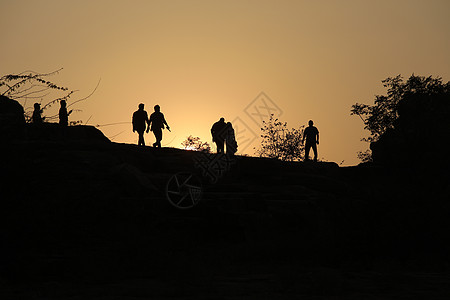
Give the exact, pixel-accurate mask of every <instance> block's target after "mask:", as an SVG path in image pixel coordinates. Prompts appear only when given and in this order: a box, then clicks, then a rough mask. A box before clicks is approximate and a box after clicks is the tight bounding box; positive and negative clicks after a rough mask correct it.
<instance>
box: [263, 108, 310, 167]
mask: <svg viewBox="0 0 450 300" xmlns="http://www.w3.org/2000/svg"><path fill="white" fill-rule="evenodd" d="M261 131H262V134H261V137H262V140H261V145H260V148H259V149H257V150H256V153H257V154H258V155H259V156H260V157H268V158H276V159H280V160H283V161H299V160H302V159H303V157H304V150H305V147H304V145H303V144H302V136H303V131H304V126H301V127H300V128H299V129H295V128H292V129H288V128H287V123H286V122H284V123H283V122H281V121H280V120H278V119H274V117H273V114H271V115H270V117H269V120H268V121H263V127H262V128H261Z"/></svg>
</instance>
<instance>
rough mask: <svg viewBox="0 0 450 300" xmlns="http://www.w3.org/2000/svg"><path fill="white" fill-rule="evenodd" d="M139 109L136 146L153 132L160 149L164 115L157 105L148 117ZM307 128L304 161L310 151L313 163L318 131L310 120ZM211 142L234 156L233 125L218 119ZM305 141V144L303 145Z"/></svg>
mask: <svg viewBox="0 0 450 300" xmlns="http://www.w3.org/2000/svg"><path fill="white" fill-rule="evenodd" d="M138 107H139V109H138V110H137V111H135V112H134V113H133V120H132V123H133V132H137V133H138V136H139V138H138V145H139V146H145V141H144V133H145V132H147V133H148V132H149V131H150V130H151V131H152V132H153V134H154V135H155V138H156V142H155V143H153V147H161V140H162V130H163V129H164V125H165V126H166V128H167V130H169V131H170V127H169V125H168V124H167V121H166V119H165V118H164V114H163V113H162V112H161V108H160V106H159V105H155V106H154V110H155V112H153V113H152V114H151V115H150V117H148V115H147V112H146V111H145V110H144V104H143V103H141V104H139V106H138ZM308 125H309V126H308V127H306V128H305V130H304V132H303V139H302V143H303V144H304V145H305V160H309V152H310V150H311V149H312V150H313V152H314V161H317V145H318V144H319V130H318V129H317V127H315V126H314V122H313V121H312V120H310V121H309V122H308ZM211 135H212V141H213V142H214V143H216V146H217V153H225V146H226V154H228V155H234V154H235V153H236V152H237V148H238V144H237V142H236V136H235V132H234V128H233V125H232V124H231V122H225V118H220V120H219V121H217V122H215V123H214V124H213V126H212V127H211ZM305 140H306V144H305Z"/></svg>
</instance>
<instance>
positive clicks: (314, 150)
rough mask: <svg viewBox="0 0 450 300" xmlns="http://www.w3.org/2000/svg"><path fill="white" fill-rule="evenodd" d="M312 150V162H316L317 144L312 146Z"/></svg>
mask: <svg viewBox="0 0 450 300" xmlns="http://www.w3.org/2000/svg"><path fill="white" fill-rule="evenodd" d="M312 149H313V152H314V161H317V144H313V145H312Z"/></svg>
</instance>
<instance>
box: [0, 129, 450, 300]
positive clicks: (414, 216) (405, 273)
mask: <svg viewBox="0 0 450 300" xmlns="http://www.w3.org/2000/svg"><path fill="white" fill-rule="evenodd" d="M27 126H28V125H27ZM46 126H47V128H46V129H42V128H38V129H36V128H33V127H30V126H28V129H27V130H26V132H27V134H26V135H25V136H26V138H24V139H20V140H15V141H8V142H6V143H2V164H1V172H0V176H1V178H0V191H1V192H0V193H1V203H2V210H1V214H2V215H1V218H0V219H1V222H2V226H1V230H0V237H1V241H0V251H1V255H0V269H1V272H2V273H1V278H0V294H1V293H3V294H4V295H6V296H7V298H8V299H12V297H13V296H20V297H22V298H25V299H49V298H52V299H66V298H67V299H69V298H70V299H112V298H114V297H118V298H117V299H119V298H120V299H136V298H141V299H147V298H148V299H166V298H171V299H173V298H179V299H199V298H200V299H201V298H203V299H231V298H240V299H256V298H267V299H293V298H296V297H297V298H298V297H302V299H303V298H306V299H309V298H311V299H312V298H314V299H322V298H323V299H329V298H330V297H345V298H346V299H362V298H367V297H373V298H374V299H386V298H391V297H396V296H399V297H406V298H415V297H419V298H420V297H422V298H429V299H433V298H434V299H436V298H438V297H441V296H443V295H449V294H450V289H449V287H448V285H447V282H448V279H449V278H448V273H447V272H448V271H449V264H448V263H449V253H450V247H449V246H450V243H449V235H448V229H449V228H450V218H449V217H448V216H449V213H450V204H449V201H448V200H449V195H450V186H449V182H448V165H436V164H435V163H433V164H432V165H431V166H424V165H423V164H421V165H420V167H419V166H417V167H416V166H414V165H409V166H402V167H389V166H382V165H375V164H365V165H359V166H354V167H339V166H338V165H337V164H335V163H332V162H318V163H312V162H281V161H274V160H271V159H264V158H254V157H241V156H236V157H235V158H234V159H231V160H230V159H227V158H220V159H219V158H218V157H217V156H215V155H205V154H203V153H199V152H193V151H185V150H180V149H174V148H162V149H155V148H151V147H138V146H136V145H129V144H119V143H113V142H110V141H109V140H108V139H107V138H105V137H104V135H103V134H102V133H101V132H100V131H98V130H97V129H96V128H94V127H89V126H73V127H69V128H68V131H67V132H66V133H65V134H64V135H59V133H58V130H59V129H58V127H57V126H55V125H54V124H53V125H52V124H48V125H46ZM186 176H188V177H186ZM182 178H184V179H186V178H190V179H189V180H190V181H189V182H190V183H192V184H190V185H186V186H183V184H182V183H181V181H184V179H182ZM176 180H178V181H179V182H178V185H177V184H176V183H175V190H174V188H173V184H174V182H176ZM192 180H194V181H192ZM177 188H178V190H176V189H177ZM183 196H184V197H185V200H187V201H188V202H180V200H181V198H179V197H183ZM177 197H178V198H177ZM169 200H171V201H172V203H171V202H170V201H169ZM189 200H192V202H191V203H190V202H189ZM183 201H184V200H183ZM174 203H175V205H174ZM186 203H187V204H186ZM176 204H178V205H179V206H180V207H181V208H182V209H180V208H177V207H176ZM190 204H192V207H190ZM194 204H195V205H194ZM183 205H184V207H182V206H183ZM5 299H6V298H5Z"/></svg>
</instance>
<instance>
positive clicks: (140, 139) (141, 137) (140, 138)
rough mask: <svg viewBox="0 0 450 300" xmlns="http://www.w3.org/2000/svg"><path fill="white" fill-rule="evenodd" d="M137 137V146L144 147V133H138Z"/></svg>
mask: <svg viewBox="0 0 450 300" xmlns="http://www.w3.org/2000/svg"><path fill="white" fill-rule="evenodd" d="M138 135H139V139H138V145H139V146H145V141H144V131H138Z"/></svg>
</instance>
